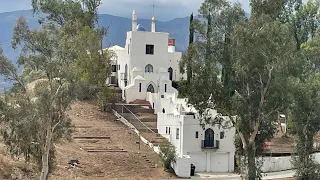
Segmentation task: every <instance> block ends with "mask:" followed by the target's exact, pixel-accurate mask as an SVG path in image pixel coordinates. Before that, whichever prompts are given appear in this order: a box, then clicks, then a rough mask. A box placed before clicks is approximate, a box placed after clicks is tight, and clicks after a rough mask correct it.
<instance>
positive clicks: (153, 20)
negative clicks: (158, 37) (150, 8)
mask: <svg viewBox="0 0 320 180" xmlns="http://www.w3.org/2000/svg"><path fill="white" fill-rule="evenodd" d="M151 32H156V20H155V18H154V17H152V22H151Z"/></svg>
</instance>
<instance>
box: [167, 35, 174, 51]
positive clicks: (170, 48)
mask: <svg viewBox="0 0 320 180" xmlns="http://www.w3.org/2000/svg"><path fill="white" fill-rule="evenodd" d="M175 51H176V40H175V39H173V38H169V39H168V52H175Z"/></svg>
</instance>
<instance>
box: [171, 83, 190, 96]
mask: <svg viewBox="0 0 320 180" xmlns="http://www.w3.org/2000/svg"><path fill="white" fill-rule="evenodd" d="M172 87H174V88H176V89H177V90H178V92H179V94H178V96H179V98H184V97H187V95H188V81H186V80H180V81H172Z"/></svg>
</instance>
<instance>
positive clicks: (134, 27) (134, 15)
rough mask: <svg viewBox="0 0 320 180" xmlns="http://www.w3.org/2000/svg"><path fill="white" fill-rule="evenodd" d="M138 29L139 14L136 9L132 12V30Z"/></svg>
mask: <svg viewBox="0 0 320 180" xmlns="http://www.w3.org/2000/svg"><path fill="white" fill-rule="evenodd" d="M136 30H137V14H136V10H134V11H133V12H132V31H136Z"/></svg>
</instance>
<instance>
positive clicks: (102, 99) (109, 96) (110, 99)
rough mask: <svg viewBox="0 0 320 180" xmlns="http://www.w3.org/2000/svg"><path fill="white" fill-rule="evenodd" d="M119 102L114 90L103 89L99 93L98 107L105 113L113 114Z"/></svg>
mask: <svg viewBox="0 0 320 180" xmlns="http://www.w3.org/2000/svg"><path fill="white" fill-rule="evenodd" d="M116 102H117V96H116V92H115V90H114V89H110V88H108V87H103V88H102V90H101V91H100V92H99V93H98V105H99V107H100V109H103V111H107V112H111V111H112V109H114V107H115V103H116Z"/></svg>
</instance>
